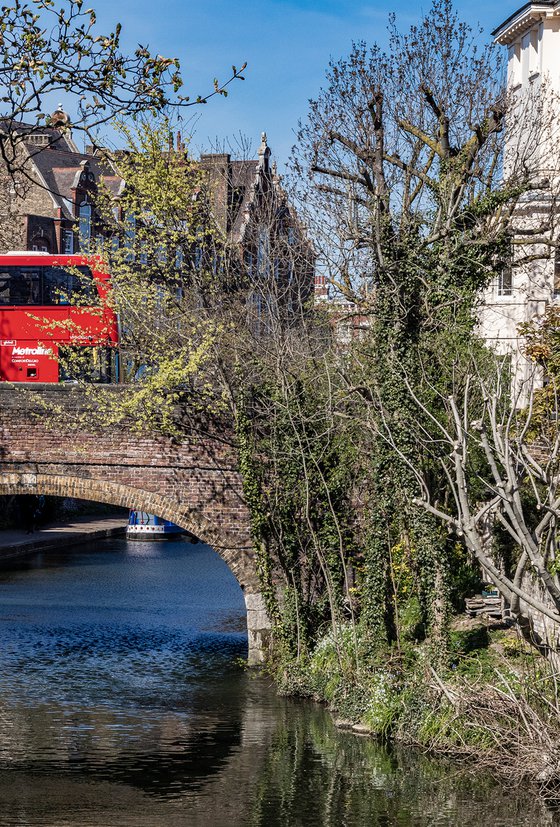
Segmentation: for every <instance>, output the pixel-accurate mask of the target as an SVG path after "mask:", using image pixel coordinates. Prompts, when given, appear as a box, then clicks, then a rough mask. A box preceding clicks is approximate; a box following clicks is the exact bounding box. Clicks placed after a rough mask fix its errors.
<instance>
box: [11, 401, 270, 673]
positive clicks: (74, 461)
mask: <svg viewBox="0 0 560 827" xmlns="http://www.w3.org/2000/svg"><path fill="white" fill-rule="evenodd" d="M51 409H57V410H58V412H59V413H58V414H56V415H55V416H54V417H53V415H52V414H50V413H49V411H50V410H51ZM84 410H85V399H84V396H83V392H82V391H81V390H80V389H79V388H77V387H75V386H68V385H33V386H29V385H26V386H21V387H15V386H9V385H0V494H49V495H54V496H58V497H76V498H78V499H83V500H94V501H96V502H102V503H108V504H110V505H116V506H124V507H125V508H137V509H139V510H142V511H148V512H150V513H153V514H157V515H158V516H160V517H163V518H164V519H168V520H172V521H173V522H175V523H177V524H178V525H180V526H181V527H182V528H184V529H186V530H187V531H189V532H190V533H191V534H194V535H195V536H196V537H198V538H200V539H201V540H202V541H203V542H205V543H208V545H210V546H212V548H213V549H214V550H215V551H216V552H217V553H218V554H219V555H220V557H221V558H222V559H223V560H224V561H225V562H226V563H227V565H228V566H229V568H230V570H231V571H232V572H233V574H234V575H235V577H236V578H237V581H238V582H239V585H240V586H241V588H242V590H243V595H244V598H245V605H246V608H247V631H248V637H249V661H250V662H251V663H257V662H259V661H260V660H262V657H263V653H264V648H265V645H266V637H267V632H268V629H269V622H268V618H267V616H266V611H265V609H264V603H263V599H262V595H261V594H260V591H259V584H258V578H257V574H256V570H255V565H254V557H253V549H252V544H251V538H250V530H249V515H248V511H247V508H246V505H245V503H244V500H243V496H242V488H241V478H240V475H239V472H238V471H237V470H236V467H235V458H234V455H233V452H232V450H231V447H230V446H229V445H228V444H227V441H226V440H222V439H220V435H219V434H216V435H214V436H212V437H209V436H204V437H200V436H193V437H192V438H191V439H186V440H185V441H184V442H182V443H180V444H179V443H177V442H175V441H174V440H172V439H169V438H166V437H163V436H160V435H155V434H138V433H135V432H134V431H132V430H129V429H127V428H126V427H124V426H112V427H111V428H101V429H96V428H94V427H87V426H83V425H82V426H78V427H76V426H75V424H74V423H76V421H77V420H78V419H79V417H80V414H83V412H84ZM65 421H66V423H67V425H66V426H65V425H64V422H65Z"/></svg>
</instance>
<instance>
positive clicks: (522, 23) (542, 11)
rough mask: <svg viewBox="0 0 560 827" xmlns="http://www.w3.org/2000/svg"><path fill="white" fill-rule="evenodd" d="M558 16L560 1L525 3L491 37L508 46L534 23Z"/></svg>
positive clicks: (548, 0)
mask: <svg viewBox="0 0 560 827" xmlns="http://www.w3.org/2000/svg"><path fill="white" fill-rule="evenodd" d="M559 16H560V0H541V2H537V3H532V2H529V3H525V5H524V6H521V8H520V9H518V10H517V11H516V12H514V13H513V14H511V15H510V16H509V17H508V18H507V20H504V22H503V23H501V24H500V25H499V26H498V27H497V28H496V29H494V31H493V32H492V37H494V38H495V42H496V43H499V44H500V45H502V46H508V45H509V44H510V43H513V41H514V40H517V38H518V37H519V36H520V35H522V34H523V33H524V32H525V31H527V29H530V28H531V26H532V25H533V24H534V23H535V22H540V21H541V20H544V19H545V18H547V17H559Z"/></svg>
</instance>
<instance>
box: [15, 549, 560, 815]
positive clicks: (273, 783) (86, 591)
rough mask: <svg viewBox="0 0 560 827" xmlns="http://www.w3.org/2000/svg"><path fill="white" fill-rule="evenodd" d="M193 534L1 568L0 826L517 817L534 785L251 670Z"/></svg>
mask: <svg viewBox="0 0 560 827" xmlns="http://www.w3.org/2000/svg"><path fill="white" fill-rule="evenodd" d="M245 654H246V635H245V631H244V613H243V599H242V595H241V591H240V589H239V587H238V586H237V583H236V582H235V580H234V578H233V576H232V575H231V574H230V572H229V571H228V569H227V568H226V566H225V564H224V563H223V562H222V561H221V560H220V558H219V557H218V555H216V554H215V553H214V552H213V551H212V550H211V549H209V548H208V547H207V546H204V545H191V544H189V543H186V542H184V541H178V542H170V543H157V542H155V543H141V542H126V541H125V540H116V541H115V540H108V541H103V542H102V543H99V544H97V545H96V546H84V547H81V548H80V549H77V550H68V551H66V552H60V553H56V554H55V553H52V552H49V553H46V554H43V555H37V556H36V557H34V558H32V559H29V560H26V561H25V562H21V561H20V562H19V563H18V564H12V565H11V566H9V567H7V566H6V565H4V567H3V568H2V569H1V570H0V825H1V826H2V827H7V825H10V827H12V825H13V826H14V827H15V825H18V827H22V826H27V825H33V827H39V826H40V827H78V826H79V827H90V826H91V827H117V825H118V827H121V825H122V826H123V827H129V826H130V827H199V825H200V827H238V826H239V827H261V825H262V827H366V826H367V827H393V825H395V826H397V825H398V827H451V825H453V826H454V827H455V825H457V827H458V826H459V825H461V827H462V826H463V825H468V827H523V825H531V826H532V827H539V825H548V824H554V823H556V822H555V821H554V816H553V815H552V814H550V813H547V812H546V811H544V810H543V809H541V807H540V805H539V804H538V803H537V802H536V801H535V799H534V797H532V796H527V795H523V793H522V791H519V790H508V789H507V788H506V787H504V786H501V785H496V784H494V783H492V782H491V781H490V780H489V779H488V777H487V776H486V775H482V774H481V775H476V774H474V775H465V774H464V773H463V772H460V771H458V768H457V766H455V765H453V764H450V763H445V762H441V761H432V760H429V759H427V758H426V757H425V756H422V755H419V754H417V753H412V752H410V751H387V750H386V749H384V748H383V747H381V746H379V745H377V744H376V743H375V742H374V741H373V740H371V739H364V738H359V737H357V736H355V735H351V734H349V733H342V732H339V731H337V730H336V729H335V728H334V727H333V725H332V722H331V719H330V717H329V715H328V714H327V713H326V712H325V711H324V710H323V709H321V708H320V707H318V706H316V705H314V704H311V703H302V702H297V701H292V700H288V699H283V698H279V697H277V695H276V693H275V691H274V688H273V686H272V685H271V683H270V681H269V680H268V679H267V678H265V677H256V676H255V675H254V674H252V673H251V672H248V671H246V670H245V669H244V668H243V665H242V659H243V657H244V656H245Z"/></svg>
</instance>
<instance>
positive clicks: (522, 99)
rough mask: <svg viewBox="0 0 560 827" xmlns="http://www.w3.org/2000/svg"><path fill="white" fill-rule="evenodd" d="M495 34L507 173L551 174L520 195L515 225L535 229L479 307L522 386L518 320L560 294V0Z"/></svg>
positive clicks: (525, 368) (534, 6)
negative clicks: (558, 220)
mask: <svg viewBox="0 0 560 827" xmlns="http://www.w3.org/2000/svg"><path fill="white" fill-rule="evenodd" d="M493 35H494V36H495V38H496V42H497V43H499V44H501V45H503V46H506V47H507V49H508V90H509V99H510V110H509V113H508V116H507V122H506V133H505V134H506V144H505V153H504V177H506V178H507V177H508V176H510V175H515V174H516V169H515V168H516V166H517V168H518V171H519V172H525V173H526V172H527V170H528V171H529V173H530V175H531V177H532V178H533V180H534V181H538V180H539V179H540V180H543V181H546V182H547V185H546V186H545V187H543V189H540V190H536V191H531V192H526V193H524V194H523V195H522V196H521V198H520V201H519V204H518V206H517V208H516V210H515V213H514V225H515V226H516V227H522V228H524V229H525V230H527V229H529V230H532V231H533V232H534V234H535V235H534V237H533V238H531V239H528V242H529V241H530V243H527V244H522V245H520V244H519V243H518V244H514V245H512V266H511V267H506V268H504V270H503V271H502V272H501V273H499V274H497V275H496V277H495V278H494V279H493V281H492V282H491V284H490V285H489V287H488V289H487V291H486V292H485V295H484V297H483V298H484V305H483V308H482V310H481V313H480V326H479V329H480V333H481V334H482V336H483V337H484V338H485V339H486V340H487V341H488V342H490V343H492V344H494V346H495V347H496V350H497V351H498V352H499V353H501V354H507V353H511V354H512V355H513V357H514V360H515V362H516V379H517V385H518V387H519V384H520V383H522V382H523V380H525V379H526V378H527V376H528V375H529V371H530V365H529V364H528V363H527V361H526V360H525V359H524V358H523V356H522V355H521V352H522V346H523V342H522V340H521V339H520V337H519V334H518V326H519V325H520V324H521V323H523V322H527V321H530V320H532V319H533V318H534V317H535V315H537V314H542V313H543V312H544V310H545V308H546V306H547V304H549V303H550V302H552V301H554V300H555V299H556V297H559V296H560V256H559V255H558V253H555V251H554V248H553V247H551V246H550V245H549V244H547V243H546V242H550V241H554V240H555V238H556V233H557V232H560V228H559V229H558V230H556V229H555V227H554V224H555V215H556V211H557V210H556V207H555V204H556V199H557V195H555V193H557V191H558V189H559V186H558V185H559V183H560V118H559V117H558V116H557V113H558V112H559V111H560V0H544V2H529V3H526V4H525V5H524V6H522V7H521V8H520V9H518V11H516V12H514V14H512V15H511V16H510V17H508V18H507V20H505V21H504V22H503V23H502V24H501V25H500V26H499V27H498V28H497V29H496V30H495V31H494V32H493ZM539 240H540V243H539ZM517 241H519V239H517Z"/></svg>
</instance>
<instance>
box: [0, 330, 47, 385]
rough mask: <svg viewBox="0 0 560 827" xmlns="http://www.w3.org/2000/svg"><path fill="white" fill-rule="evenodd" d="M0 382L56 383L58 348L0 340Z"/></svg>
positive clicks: (26, 342)
mask: <svg viewBox="0 0 560 827" xmlns="http://www.w3.org/2000/svg"><path fill="white" fill-rule="evenodd" d="M0 382H58V348H57V347H56V345H53V344H48V345H45V344H39V343H38V342H37V341H33V340H25V339H17V340H16V339H0Z"/></svg>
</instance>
